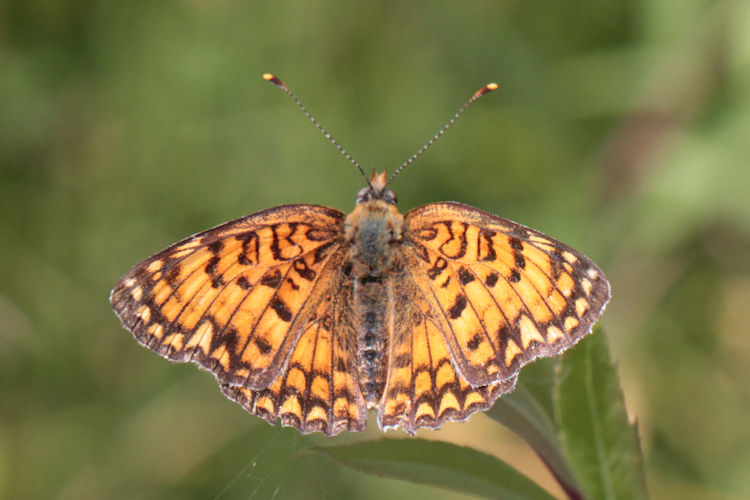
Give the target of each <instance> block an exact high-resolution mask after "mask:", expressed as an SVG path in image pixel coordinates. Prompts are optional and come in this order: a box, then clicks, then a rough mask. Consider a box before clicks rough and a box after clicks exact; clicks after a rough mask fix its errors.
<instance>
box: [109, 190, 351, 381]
mask: <svg viewBox="0 0 750 500" xmlns="http://www.w3.org/2000/svg"><path fill="white" fill-rule="evenodd" d="M342 221H343V214H342V213H341V212H339V211H337V210H334V209H331V208H326V207H320V206H315V205H287V206H281V207H276V208H273V209H270V210H266V211H263V212H259V213H256V214H253V215H250V216H247V217H245V218H243V219H238V220H235V221H232V222H228V223H226V224H224V225H221V226H218V227H216V228H214V229H210V230H208V231H205V232H203V233H200V234H197V235H194V236H191V237H189V238H187V239H185V240H183V241H181V242H179V243H176V244H174V245H172V246H171V247H169V248H167V249H166V250H163V251H162V252H159V253H158V254H156V255H154V256H153V257H150V258H149V259H146V260H145V261H144V262H142V263H141V264H138V265H137V266H135V267H134V268H133V269H132V270H130V271H129V272H128V273H127V274H125V276H123V277H122V278H121V279H120V281H119V283H118V284H117V286H116V287H115V289H114V290H113V291H112V294H111V297H110V301H111V302H112V305H113V307H114V309H115V312H116V313H117V314H118V316H119V317H120V320H121V321H122V323H123V325H124V326H125V327H126V328H127V329H129V330H130V331H131V332H132V333H133V335H134V336H135V337H136V339H137V340H138V341H139V342H140V343H141V344H143V345H145V346H147V347H149V348H150V349H152V350H154V351H156V352H157V353H159V354H161V355H162V356H164V357H166V358H169V359H171V360H173V361H181V362H186V361H193V362H195V363H197V364H198V365H200V366H201V367H203V368H205V369H208V370H210V371H212V372H213V373H214V374H215V375H216V377H217V379H219V381H221V382H223V383H226V384H239V385H245V386H247V387H251V388H252V387H255V388H265V387H266V386H268V385H269V384H270V383H271V381H273V380H274V379H275V378H276V376H277V375H278V372H279V370H280V368H281V367H282V366H283V365H284V362H285V360H286V358H287V357H288V356H289V354H290V352H291V350H292V348H293V347H294V344H295V342H296V341H297V338H298V337H299V335H300V332H301V328H302V326H303V325H304V324H305V322H306V321H307V317H308V316H309V315H310V314H311V313H312V311H313V310H314V309H315V307H316V306H317V303H318V302H320V300H322V293H323V291H324V290H327V289H328V288H330V287H329V286H328V280H329V279H330V276H332V273H330V272H326V270H327V269H329V268H331V267H333V266H334V262H335V261H336V260H337V259H338V261H340V259H341V257H342V256H341V252H340V251H339V245H340V238H341V224H342Z"/></svg>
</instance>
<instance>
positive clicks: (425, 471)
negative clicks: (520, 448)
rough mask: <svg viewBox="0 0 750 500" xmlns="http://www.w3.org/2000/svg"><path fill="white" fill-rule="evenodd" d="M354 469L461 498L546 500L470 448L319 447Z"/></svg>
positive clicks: (419, 444)
mask: <svg viewBox="0 0 750 500" xmlns="http://www.w3.org/2000/svg"><path fill="white" fill-rule="evenodd" d="M310 451H311V452H315V453H320V454H322V455H326V456H328V457H330V458H332V459H333V460H335V461H337V462H339V463H341V464H343V465H345V466H347V467H350V468H352V469H355V470H358V471H361V472H365V473H367V474H373V475H377V476H385V477H390V478H396V479H404V480H407V481H412V482H414V483H421V484H429V485H432V486H437V487H443V488H447V489H451V490H455V491H458V492H461V493H469V494H474V495H480V496H484V497H488V498H503V499H509V500H513V499H518V500H521V499H545V500H550V499H552V498H553V497H552V496H550V494H549V493H547V492H546V491H545V490H544V489H542V488H541V487H539V486H537V485H536V484H535V483H534V482H532V481H531V480H530V479H528V478H527V477H526V476H524V475H522V474H521V473H519V472H518V471H517V470H515V469H514V468H512V467H510V466H509V465H507V464H505V463H504V462H502V461H501V460H499V459H497V458H495V457H493V456H492V455H488V454H486V453H482V452H480V451H477V450H475V449H473V448H468V447H465V446H458V445H455V444H451V443H445V442H441V441H427V440H424V439H382V440H378V441H364V442H360V443H355V444H347V445H341V446H326V447H318V448H313V449H311V450H310Z"/></svg>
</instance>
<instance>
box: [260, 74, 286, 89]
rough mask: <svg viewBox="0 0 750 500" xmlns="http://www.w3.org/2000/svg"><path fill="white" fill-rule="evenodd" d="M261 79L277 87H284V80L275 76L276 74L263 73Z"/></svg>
mask: <svg viewBox="0 0 750 500" xmlns="http://www.w3.org/2000/svg"><path fill="white" fill-rule="evenodd" d="M263 79H264V80H266V81H269V82H271V83H273V84H274V85H276V86H277V87H282V88H283V87H284V82H282V81H281V80H279V79H278V78H276V75H273V74H271V73H263Z"/></svg>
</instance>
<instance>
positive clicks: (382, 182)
mask: <svg viewBox="0 0 750 500" xmlns="http://www.w3.org/2000/svg"><path fill="white" fill-rule="evenodd" d="M372 200H382V201H384V202H386V203H389V204H391V205H396V203H397V202H398V200H397V198H396V193H394V192H393V191H391V190H390V189H388V177H387V176H386V173H385V172H381V173H377V172H376V171H374V170H373V171H372V175H371V176H370V180H369V183H368V186H367V187H365V188H362V189H360V190H359V193H357V203H358V204H359V203H364V202H367V201H372Z"/></svg>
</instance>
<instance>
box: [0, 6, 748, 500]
mask: <svg viewBox="0 0 750 500" xmlns="http://www.w3.org/2000/svg"><path fill="white" fill-rule="evenodd" d="M267 71H271V72H274V73H276V74H278V75H279V76H280V77H281V78H282V79H284V80H285V81H286V83H287V84H289V85H290V86H291V88H292V89H293V90H294V91H295V92H296V93H297V94H298V95H300V97H301V98H302V99H303V101H304V102H305V103H306V104H307V105H308V106H309V107H310V109H311V110H312V111H313V113H314V114H315V115H316V116H317V117H318V119H319V120H321V122H322V123H323V124H324V125H325V126H326V127H327V128H328V129H329V130H330V131H331V132H332V133H333V134H334V135H335V137H337V139H338V140H339V141H340V142H341V143H342V144H343V145H344V146H345V147H346V148H347V149H348V150H349V151H351V152H352V153H353V154H354V156H355V157H356V158H358V160H359V161H360V162H361V163H363V164H364V165H366V166H368V167H369V166H372V165H373V162H376V164H377V166H378V167H379V168H388V169H389V170H392V169H393V168H395V166H397V165H398V164H399V163H401V162H402V161H403V160H404V159H405V158H406V157H407V156H408V155H409V154H411V153H412V152H413V151H415V150H416V149H417V148H418V147H419V146H420V145H421V144H422V143H424V141H425V140H426V139H427V138H428V137H429V136H430V135H431V134H432V133H434V132H435V131H436V130H437V128H438V127H439V126H440V125H441V124H442V123H444V122H445V120H446V119H447V118H448V117H449V116H450V115H451V113H453V112H454V111H455V109H456V108H457V107H458V106H459V105H460V104H461V103H462V102H464V100H465V99H466V98H467V97H468V96H469V95H471V93H472V92H473V91H474V90H476V89H477V88H479V87H480V86H481V85H483V84H485V83H487V82H489V81H494V80H497V81H498V83H500V91H498V92H495V93H493V94H490V95H488V96H487V97H485V98H483V99H482V100H481V101H480V102H478V103H477V104H475V105H474V106H473V107H472V108H471V109H470V110H469V111H468V112H467V114H466V116H465V117H464V118H462V121H461V122H459V123H458V124H457V125H456V127H454V128H453V129H452V130H451V132H450V134H448V135H446V137H445V138H444V139H442V140H441V142H440V143H439V144H437V145H436V146H435V147H434V148H432V149H431V150H430V151H429V152H428V153H427V154H425V155H424V157H422V158H421V159H420V160H419V162H417V163H416V164H415V165H413V166H412V167H410V168H409V169H408V170H407V171H406V172H404V173H403V174H402V175H401V176H400V177H399V179H398V180H397V181H396V183H395V184H394V189H395V190H396V191H397V193H398V195H399V200H400V205H401V208H402V209H408V208H410V207H413V206H416V205H419V204H422V203H428V202H431V201H439V200H447V199H452V200H459V201H462V202H465V203H469V204H471V205H474V206H477V207H479V208H482V209H484V210H488V211H490V212H494V213H497V214H499V215H502V216H505V217H508V218H510V219H513V220H517V221H519V222H522V223H524V224H526V225H529V226H532V227H535V228H537V229H540V230H542V231H544V232H546V233H548V234H550V235H551V236H553V237H556V238H558V239H561V240H562V241H565V242H566V243H568V244H570V245H572V246H574V247H576V248H578V249H580V250H582V251H583V252H585V253H587V254H588V255H589V256H591V257H592V258H593V259H594V260H595V261H596V262H597V263H598V264H599V265H600V266H601V267H602V268H603V269H604V270H605V271H606V272H607V274H608V276H609V278H610V280H611V283H612V291H613V299H612V302H611V303H610V306H609V308H608V310H607V312H606V313H605V315H604V319H603V321H602V323H603V324H604V325H605V327H606V330H607V332H608V335H609V338H610V340H611V344H612V346H611V347H612V351H613V354H614V357H615V358H616V359H617V360H619V363H620V376H621V380H622V382H623V385H624V391H625V400H626V403H627V407H628V410H629V412H630V414H631V415H634V416H637V417H638V421H639V425H640V433H641V439H642V446H643V449H644V454H645V467H646V471H647V475H648V486H649V489H650V491H651V492H652V494H653V496H654V497H657V498H658V497H663V498H687V499H693V498H695V499H697V498H719V499H739V498H746V497H747V496H748V495H750V476H748V474H747V470H749V469H750V426H748V425H747V415H748V414H750V372H748V370H747V360H748V359H750V347H748V346H750V343H748V341H747V340H748V338H749V337H748V334H750V308H748V304H750V263H749V262H750V261H749V260H748V258H747V257H748V255H749V254H750V251H749V249H750V204H749V203H748V200H749V199H750V140H748V136H749V133H748V130H750V3H748V2H747V1H745V0H680V1H677V0H654V1H650V2H632V1H628V0H598V1H594V0H583V1H579V2H571V1H559V0H556V1H553V0H542V1H537V2H516V1H490V0H481V1H472V2H452V3H445V4H436V3H434V2H429V3H428V2H392V1H386V2H359V1H354V2H352V1H349V2H343V1H336V0H322V1H319V2H308V3H300V2H288V1H283V0H282V1H276V2H269V1H265V0H261V1H256V2H237V1H231V0H222V1H217V2H206V1H200V0H183V1H175V0H167V1H162V2H147V1H144V0H134V1H131V2H116V1H97V0H78V1H73V0H67V1H59V0H57V1H53V0H39V1H36V2H22V1H18V0H15V1H13V0H2V1H0V227H1V228H2V229H3V235H4V238H3V244H2V245H0V340H2V342H0V401H1V403H0V495H4V496H5V497H7V498H16V497H23V498H86V497H88V498H95V497H98V498H133V497H153V498H161V497H165V496H169V497H173V498H203V497H218V498H234V497H242V498H247V497H252V496H253V495H254V496H255V497H257V498H267V497H269V496H274V495H275V496H277V498H280V497H281V496H280V494H279V493H278V492H279V491H280V490H279V488H278V487H279V485H280V484H282V483H283V484H293V485H294V486H293V487H292V489H289V490H285V491H289V492H291V493H290V495H292V494H297V495H299V496H296V497H293V496H290V498H302V497H304V495H308V496H310V497H315V498H318V497H320V495H321V494H323V495H324V496H329V497H339V498H349V497H358V498H383V497H386V496H399V497H403V496H405V495H407V494H408V495H409V496H410V497H413V498H428V497H435V495H439V497H441V498H463V497H461V496H458V495H454V494H453V493H448V492H445V491H441V490H437V489H436V488H433V487H428V486H417V485H413V484H411V483H407V482H404V481H399V480H395V479H378V478H372V477H370V476H368V475H365V474H362V473H359V472H354V471H351V470H349V469H347V468H344V467H341V466H338V465H336V463H335V462H333V461H330V460H328V461H325V460H327V459H324V458H323V457H317V456H315V455H306V454H303V455H297V452H296V450H299V449H301V448H302V447H308V446H310V445H316V444H317V445H329V444H344V443H351V442H355V441H359V440H362V439H376V438H378V437H380V434H379V433H378V432H377V429H376V425H375V423H374V421H370V423H369V426H368V431H367V432H366V433H364V434H361V435H346V436H341V437H338V438H336V439H335V440H333V441H331V440H327V439H325V438H323V437H321V436H317V435H312V436H306V437H300V436H298V435H296V434H295V433H294V431H291V430H280V429H278V428H273V427H270V426H268V425H267V424H265V423H264V422H262V421H260V419H257V418H254V417H250V416H247V415H246V414H245V413H244V412H243V411H242V409H241V408H240V407H238V406H237V405H234V404H232V403H230V402H228V401H225V400H224V399H223V397H222V396H221V395H220V393H219V391H218V389H217V388H216V385H215V382H214V381H213V379H212V377H210V376H208V375H207V374H205V373H201V372H199V370H196V369H195V368H194V367H192V366H182V365H180V366H175V365H170V364H169V363H166V362H164V360H162V359H160V358H159V357H158V356H154V355H153V354H151V353H149V352H147V351H145V350H144V349H142V348H140V347H139V346H138V345H137V344H136V342H135V341H134V340H132V338H130V335H129V334H127V333H126V332H125V331H124V330H123V329H122V328H121V327H120V325H119V324H118V322H117V320H116V318H115V316H114V315H113V314H112V313H111V311H110V309H109V305H108V303H107V295H108V292H109V289H110V288H111V287H112V286H113V285H114V283H115V282H116V281H117V279H118V277H119V276H120V275H121V274H122V273H124V272H125V271H126V270H127V269H128V268H129V267H130V266H132V265H133V264H135V263H137V262H138V261H140V260H141V259H143V258H145V257H146V256H148V255H150V254H151V253H154V252H156V251H157V250H159V249H161V248H163V247H165V246H167V245H168V244H169V243H171V242H173V241H176V240H178V239H180V238H182V237H184V236H186V235H188V234H191V233H194V232H197V231H200V230H203V229H205V228H208V227H210V226H212V225H215V224H218V223H220V222H223V221H225V220H229V219H233V218H236V217H239V216H241V215H245V214H248V213H251V212H254V211H257V210H260V209H263V208H267V207H269V206H273V205H277V204H281V203H290V202H309V203H320V204H325V205H330V206H334V207H337V208H340V209H343V210H349V209H350V208H351V207H352V206H353V201H354V195H355V194H356V192H357V190H358V189H359V188H360V187H361V184H362V181H361V179H360V178H359V177H358V174H357V173H356V171H354V170H353V169H352V168H351V166H350V165H349V164H348V163H347V162H346V161H345V160H344V159H343V158H341V157H340V155H338V153H337V152H336V151H335V150H334V149H333V148H332V147H331V146H330V145H329V144H327V143H326V142H325V141H324V140H323V139H322V138H321V137H320V135H319V134H318V132H317V131H315V130H314V129H313V127H311V126H310V125H309V124H308V123H306V120H305V119H304V117H303V116H301V114H300V113H299V111H298V110H297V109H296V108H295V107H294V106H293V105H292V103H291V102H289V101H288V100H287V99H286V98H285V97H284V96H283V94H281V93H280V92H278V89H275V88H273V87H272V86H270V85H269V84H268V83H267V82H265V81H263V80H262V79H261V78H260V75H261V74H262V73H264V72H267ZM383 146H386V147H383ZM535 374H536V372H530V373H529V377H532V378H531V379H530V380H528V382H529V383H530V384H532V385H533V384H534V383H535V382H537V380H535V379H534V378H533V376H535ZM524 375H525V374H524V373H522V375H521V378H522V380H525V377H524ZM391 435H398V434H394V433H391ZM420 437H424V438H429V439H440V440H442V441H450V442H453V443H456V444H459V445H465V446H471V447H473V448H475V449H477V450H480V451H483V452H485V453H488V454H491V455H494V456H497V457H499V458H501V459H503V460H504V461H506V462H507V463H510V464H513V466H514V467H516V468H517V469H518V470H519V471H521V472H522V473H524V474H525V475H527V476H529V477H532V478H534V480H535V481H536V482H538V483H540V484H542V485H543V486H544V487H545V488H547V489H548V490H549V491H550V493H552V494H553V495H556V496H558V497H561V496H562V491H561V490H560V489H559V488H558V487H557V486H556V484H555V482H554V480H553V479H552V477H551V476H550V475H549V473H548V472H547V471H546V469H545V468H544V467H543V465H542V464H541V463H540V462H539V460H538V458H537V457H536V456H535V455H534V454H533V452H532V451H531V450H530V449H529V448H528V447H526V446H525V445H524V444H523V443H522V442H520V441H519V439H518V438H516V437H515V436H513V435H512V434H510V433H509V432H508V431H506V430H505V429H503V428H501V427H500V426H498V425H497V424H495V423H494V422H493V421H492V420H491V419H489V418H487V417H486V416H485V415H475V416H473V417H472V418H471V419H470V421H469V422H468V423H463V424H451V425H446V426H445V427H444V428H443V429H442V430H441V431H439V432H429V431H427V432H421V433H420ZM303 445H304V446H303ZM321 488H322V489H321ZM321 492H322V493H321Z"/></svg>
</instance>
